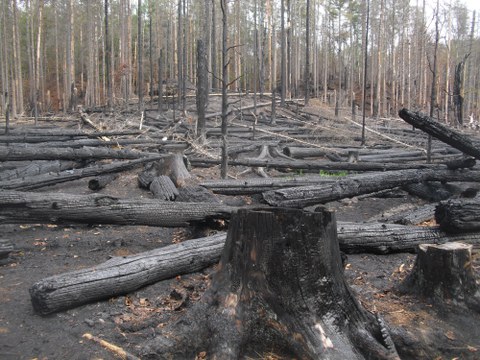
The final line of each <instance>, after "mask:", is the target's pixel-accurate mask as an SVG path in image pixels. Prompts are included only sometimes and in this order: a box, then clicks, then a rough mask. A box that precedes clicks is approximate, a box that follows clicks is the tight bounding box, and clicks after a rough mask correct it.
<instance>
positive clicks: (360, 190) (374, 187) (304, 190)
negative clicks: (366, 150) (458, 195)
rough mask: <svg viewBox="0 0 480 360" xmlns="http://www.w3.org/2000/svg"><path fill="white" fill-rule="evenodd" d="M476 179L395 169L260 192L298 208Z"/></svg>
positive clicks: (479, 175) (467, 174) (478, 175)
mask: <svg viewBox="0 0 480 360" xmlns="http://www.w3.org/2000/svg"><path fill="white" fill-rule="evenodd" d="M479 180H480V172H478V171H456V170H445V169H444V170H433V169H418V170H398V171H387V172H381V173H366V174H360V175H356V176H349V177H346V178H343V179H339V180H337V181H336V182H334V183H330V184H323V185H310V186H299V187H294V188H286V189H278V190H272V191H267V192H264V193H263V198H264V200H265V201H266V202H267V203H268V204H269V205H273V206H287V207H297V208H300V207H306V206H309V205H315V204H321V203H326V202H329V201H335V200H340V199H344V198H349V197H353V196H358V195H362V194H368V193H372V192H376V191H380V190H384V189H391V188H395V187H397V186H402V185H407V184H413V183H418V182H422V181H479Z"/></svg>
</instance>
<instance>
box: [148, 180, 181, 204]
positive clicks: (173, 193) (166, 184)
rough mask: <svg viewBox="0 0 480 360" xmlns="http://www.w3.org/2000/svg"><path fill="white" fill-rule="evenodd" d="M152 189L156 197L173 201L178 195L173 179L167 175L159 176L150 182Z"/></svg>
mask: <svg viewBox="0 0 480 360" xmlns="http://www.w3.org/2000/svg"><path fill="white" fill-rule="evenodd" d="M150 191H151V192H152V194H153V196H154V197H155V198H156V199H160V200H166V201H173V200H175V198H176V197H177V196H178V190H177V188H176V187H175V184H174V183H173V182H172V180H171V179H170V178H169V177H168V176H165V175H161V176H157V177H156V178H155V179H153V181H152V182H151V183H150Z"/></svg>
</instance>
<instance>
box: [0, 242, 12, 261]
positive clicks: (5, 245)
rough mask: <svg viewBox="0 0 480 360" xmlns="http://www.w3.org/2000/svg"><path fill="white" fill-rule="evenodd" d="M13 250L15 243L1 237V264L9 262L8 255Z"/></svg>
mask: <svg viewBox="0 0 480 360" xmlns="http://www.w3.org/2000/svg"><path fill="white" fill-rule="evenodd" d="M13 250H14V247H13V244H12V243H11V242H10V241H9V240H3V239H0V265H4V264H6V263H8V257H9V255H10V253H11V252H12V251H13Z"/></svg>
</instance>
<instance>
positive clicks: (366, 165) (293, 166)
mask: <svg viewBox="0 0 480 360" xmlns="http://www.w3.org/2000/svg"><path fill="white" fill-rule="evenodd" d="M189 161H190V163H191V164H192V165H193V166H198V167H210V166H214V165H219V164H220V160H217V159H204V158H189ZM228 165H230V166H250V167H265V168H273V169H287V170H304V171H311V172H312V171H313V172H318V171H320V170H325V171H393V170H406V169H428V168H432V169H435V168H437V169H439V168H444V167H439V166H438V165H432V164H414V163H411V164H401V163H373V162H358V163H348V162H330V161H323V160H316V161H305V160H291V161H287V160H285V159H266V160H257V159H238V160H228Z"/></svg>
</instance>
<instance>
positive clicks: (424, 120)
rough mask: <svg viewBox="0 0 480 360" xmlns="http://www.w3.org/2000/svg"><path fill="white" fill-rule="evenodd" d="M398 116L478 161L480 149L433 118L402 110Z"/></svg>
mask: <svg viewBox="0 0 480 360" xmlns="http://www.w3.org/2000/svg"><path fill="white" fill-rule="evenodd" d="M399 115H400V117H401V118H402V119H403V120H405V121H406V122H407V123H409V124H410V125H412V126H414V127H416V128H419V129H420V130H422V131H425V132H426V133H427V134H429V135H432V136H433V137H435V138H437V139H438V140H440V141H443V142H444V143H446V144H448V145H450V146H452V147H454V148H456V149H458V150H460V151H462V152H463V153H465V154H467V155H470V156H473V157H474V158H475V159H480V149H479V148H478V146H476V145H475V144H474V143H473V142H472V141H471V140H470V139H469V138H468V137H466V136H465V135H462V134H460V133H459V132H456V131H454V130H451V129H449V128H448V127H446V126H445V125H442V124H440V123H439V122H438V121H435V120H434V119H433V118H431V117H429V116H426V115H422V114H420V113H418V112H413V111H409V110H407V109H402V110H400V112H399Z"/></svg>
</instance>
